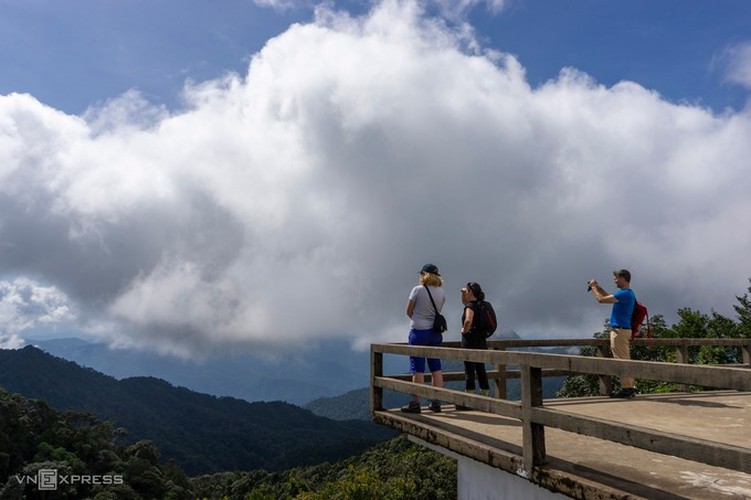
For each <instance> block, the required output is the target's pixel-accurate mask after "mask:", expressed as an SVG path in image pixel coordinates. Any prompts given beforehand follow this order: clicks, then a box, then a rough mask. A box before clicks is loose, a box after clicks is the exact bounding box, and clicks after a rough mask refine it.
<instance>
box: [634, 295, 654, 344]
mask: <svg viewBox="0 0 751 500" xmlns="http://www.w3.org/2000/svg"><path fill="white" fill-rule="evenodd" d="M645 319H646V320H647V337H649V338H650V339H651V338H652V332H650V331H649V312H648V311H647V308H646V307H645V306H644V304H642V303H641V302H639V301H638V300H636V296H634V312H633V313H631V340H633V339H634V338H636V337H637V336H639V335H641V333H640V332H639V330H640V328H641V326H642V324H643V323H644V320H645Z"/></svg>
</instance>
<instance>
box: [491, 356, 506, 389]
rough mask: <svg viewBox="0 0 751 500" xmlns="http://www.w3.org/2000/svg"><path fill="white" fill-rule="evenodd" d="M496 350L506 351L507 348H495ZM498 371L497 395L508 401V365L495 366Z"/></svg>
mask: <svg viewBox="0 0 751 500" xmlns="http://www.w3.org/2000/svg"><path fill="white" fill-rule="evenodd" d="M493 349H494V350H497V351H505V350H506V348H505V347H494V348H493ZM495 368H496V371H498V377H497V378H496V379H495V394H496V397H497V398H498V399H507V398H508V391H507V385H508V384H507V383H506V382H507V381H508V373H507V372H506V365H495Z"/></svg>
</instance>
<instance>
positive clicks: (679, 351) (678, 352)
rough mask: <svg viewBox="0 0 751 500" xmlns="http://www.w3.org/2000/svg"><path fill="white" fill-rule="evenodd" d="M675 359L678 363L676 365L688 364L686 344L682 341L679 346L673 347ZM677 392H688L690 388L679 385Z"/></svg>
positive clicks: (685, 385)
mask: <svg viewBox="0 0 751 500" xmlns="http://www.w3.org/2000/svg"><path fill="white" fill-rule="evenodd" d="M675 359H676V361H678V363H684V364H688V363H689V358H688V344H687V343H686V342H684V341H681V343H680V345H677V346H676V347H675ZM678 390H679V391H683V392H689V391H690V390H691V388H690V387H689V386H688V385H687V384H679V385H678Z"/></svg>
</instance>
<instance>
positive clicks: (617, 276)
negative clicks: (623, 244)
mask: <svg viewBox="0 0 751 500" xmlns="http://www.w3.org/2000/svg"><path fill="white" fill-rule="evenodd" d="M613 282H614V283H615V286H616V287H618V291H617V292H615V293H614V294H612V295H611V294H608V293H607V292H606V291H605V290H603V288H602V287H601V286H600V285H599V283H597V281H595V280H593V279H592V280H589V282H588V283H587V284H588V285H589V289H590V290H591V291H592V295H593V296H594V298H595V300H597V302H599V303H600V304H613V311H612V312H611V314H610V327H611V328H612V330H611V331H610V349H611V351H613V357H614V358H615V359H631V315H632V313H633V312H634V305H635V304H636V296H635V295H634V292H633V291H631V273H630V272H629V271H628V270H627V269H621V270H619V271H613ZM635 395H636V391H635V390H634V379H633V378H631V377H621V389H620V390H618V391H615V392H613V393H612V394H610V397H611V398H633V397H634V396H635Z"/></svg>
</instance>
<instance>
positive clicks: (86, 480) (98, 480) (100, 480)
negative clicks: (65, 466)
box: [15, 469, 125, 491]
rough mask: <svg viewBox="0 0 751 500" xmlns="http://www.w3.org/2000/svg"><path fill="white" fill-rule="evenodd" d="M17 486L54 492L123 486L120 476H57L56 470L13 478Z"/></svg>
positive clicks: (40, 470) (122, 479)
mask: <svg viewBox="0 0 751 500" xmlns="http://www.w3.org/2000/svg"><path fill="white" fill-rule="evenodd" d="M15 478H16V481H18V484H33V485H36V487H37V490H39V491H56V490H57V488H58V487H59V486H60V485H61V484H62V485H69V484H70V485H73V484H86V485H97V484H103V485H110V484H123V483H124V482H125V481H124V478H123V476H122V475H120V474H114V475H111V474H106V475H100V474H70V475H66V474H59V473H58V471H57V469H39V470H38V471H37V475H36V476H28V475H23V476H19V475H18V474H16V476H15Z"/></svg>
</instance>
